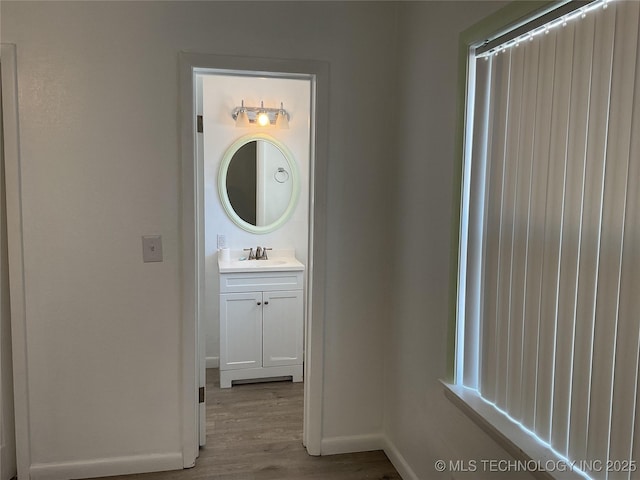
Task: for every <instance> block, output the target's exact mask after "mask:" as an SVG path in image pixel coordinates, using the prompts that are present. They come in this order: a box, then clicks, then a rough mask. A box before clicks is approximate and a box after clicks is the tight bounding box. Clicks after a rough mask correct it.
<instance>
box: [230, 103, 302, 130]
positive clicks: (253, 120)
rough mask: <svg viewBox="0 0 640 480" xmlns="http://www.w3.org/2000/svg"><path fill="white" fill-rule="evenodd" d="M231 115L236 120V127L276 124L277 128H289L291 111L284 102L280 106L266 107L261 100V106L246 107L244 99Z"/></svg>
mask: <svg viewBox="0 0 640 480" xmlns="http://www.w3.org/2000/svg"><path fill="white" fill-rule="evenodd" d="M231 117H233V119H234V120H235V121H236V127H249V126H250V125H258V126H261V127H266V126H269V125H275V126H276V127H277V128H285V129H286V128H289V118H290V117H289V113H288V112H287V111H286V110H285V109H284V107H283V105H282V103H280V108H268V107H265V106H264V102H260V106H259V107H245V105H244V100H242V103H241V106H239V107H236V108H234V109H233V111H232V112H231Z"/></svg>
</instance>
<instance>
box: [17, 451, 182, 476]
mask: <svg viewBox="0 0 640 480" xmlns="http://www.w3.org/2000/svg"><path fill="white" fill-rule="evenodd" d="M182 469H183V465H182V453H167V454H154V455H135V456H131V457H115V458H104V459H99V460H89V461H81V462H61V463H38V464H34V465H32V466H31V468H30V469H29V473H30V478H31V480H67V479H69V478H91V477H107V476H113V475H126V474H130V473H145V472H162V471H166V470H182Z"/></svg>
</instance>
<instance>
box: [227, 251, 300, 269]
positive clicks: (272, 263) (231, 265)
mask: <svg viewBox="0 0 640 480" xmlns="http://www.w3.org/2000/svg"><path fill="white" fill-rule="evenodd" d="M218 268H219V269H220V273H239V272H277V271H296V270H304V265H303V264H302V263H300V261H298V259H296V258H295V257H294V256H293V254H291V255H286V256H275V255H272V258H270V259H268V260H240V259H239V257H237V256H233V255H232V257H231V260H229V261H224V260H221V259H220V258H219V259H218Z"/></svg>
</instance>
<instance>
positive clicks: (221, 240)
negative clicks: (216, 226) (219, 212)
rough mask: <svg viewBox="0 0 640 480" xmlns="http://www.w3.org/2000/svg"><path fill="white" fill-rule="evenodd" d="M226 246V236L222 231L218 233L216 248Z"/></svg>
mask: <svg viewBox="0 0 640 480" xmlns="http://www.w3.org/2000/svg"><path fill="white" fill-rule="evenodd" d="M226 247H227V236H226V235H224V234H222V233H219V234H218V250H220V249H221V248H226Z"/></svg>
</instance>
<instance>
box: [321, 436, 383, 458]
mask: <svg viewBox="0 0 640 480" xmlns="http://www.w3.org/2000/svg"><path fill="white" fill-rule="evenodd" d="M384 445H385V442H384V437H383V436H382V434H379V433H372V434H369V435H351V436H344V437H328V438H323V439H322V441H321V443H320V455H337V454H340V453H353V452H369V451H371V450H382V449H383V448H384Z"/></svg>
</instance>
